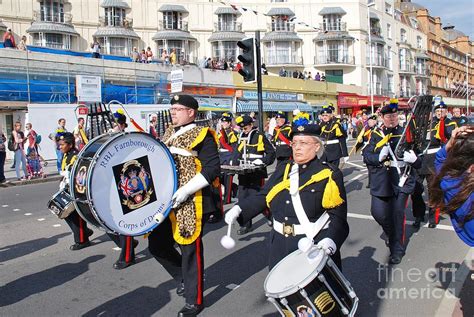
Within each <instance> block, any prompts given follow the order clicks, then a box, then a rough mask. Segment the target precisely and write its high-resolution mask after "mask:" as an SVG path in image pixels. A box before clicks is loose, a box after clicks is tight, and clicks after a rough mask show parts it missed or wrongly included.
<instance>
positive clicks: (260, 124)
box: [255, 31, 264, 133]
mask: <svg viewBox="0 0 474 317" xmlns="http://www.w3.org/2000/svg"><path fill="white" fill-rule="evenodd" d="M255 50H256V52H255V55H256V58H257V61H256V62H257V74H256V76H257V98H258V131H259V132H260V133H264V131H263V128H264V127H263V96H262V57H261V54H260V31H255Z"/></svg>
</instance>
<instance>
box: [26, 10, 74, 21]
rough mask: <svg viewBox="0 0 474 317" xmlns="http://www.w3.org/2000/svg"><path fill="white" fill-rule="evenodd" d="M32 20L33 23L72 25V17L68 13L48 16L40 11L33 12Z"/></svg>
mask: <svg viewBox="0 0 474 317" xmlns="http://www.w3.org/2000/svg"><path fill="white" fill-rule="evenodd" d="M33 20H34V21H35V22H52V23H64V24H72V15H71V14H69V13H63V12H58V13H54V14H49V13H45V12H43V11H40V10H35V11H33Z"/></svg>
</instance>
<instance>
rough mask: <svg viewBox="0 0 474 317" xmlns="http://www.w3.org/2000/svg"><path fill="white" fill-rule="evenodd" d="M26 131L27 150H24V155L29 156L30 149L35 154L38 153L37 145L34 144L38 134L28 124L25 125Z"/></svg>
mask: <svg viewBox="0 0 474 317" xmlns="http://www.w3.org/2000/svg"><path fill="white" fill-rule="evenodd" d="M26 131H28V133H27V134H26V139H27V140H28V148H27V150H26V155H27V156H28V155H29V154H30V151H31V149H34V150H35V151H36V153H38V144H36V137H37V135H38V134H37V133H36V131H35V130H33V125H32V124H31V123H29V122H28V123H27V124H26Z"/></svg>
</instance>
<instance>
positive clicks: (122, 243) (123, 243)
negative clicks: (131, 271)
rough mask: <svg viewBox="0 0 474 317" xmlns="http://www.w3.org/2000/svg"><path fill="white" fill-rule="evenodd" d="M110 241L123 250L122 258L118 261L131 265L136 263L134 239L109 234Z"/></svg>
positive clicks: (121, 252)
mask: <svg viewBox="0 0 474 317" xmlns="http://www.w3.org/2000/svg"><path fill="white" fill-rule="evenodd" d="M107 235H108V236H109V238H110V240H112V241H113V242H115V244H116V245H117V246H118V247H119V248H121V249H122V250H121V251H120V256H119V258H118V261H121V262H125V263H130V262H133V261H135V248H134V247H133V237H130V236H124V235H121V234H118V235H117V234H113V233H107Z"/></svg>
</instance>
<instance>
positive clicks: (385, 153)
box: [379, 145, 390, 162]
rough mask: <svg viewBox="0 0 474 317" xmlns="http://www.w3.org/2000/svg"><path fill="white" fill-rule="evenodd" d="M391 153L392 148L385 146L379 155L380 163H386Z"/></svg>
mask: <svg viewBox="0 0 474 317" xmlns="http://www.w3.org/2000/svg"><path fill="white" fill-rule="evenodd" d="M389 151H390V148H389V147H388V145H385V146H384V147H383V148H382V150H380V153H379V162H382V161H384V160H385V159H386V158H387V156H388V153H389Z"/></svg>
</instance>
